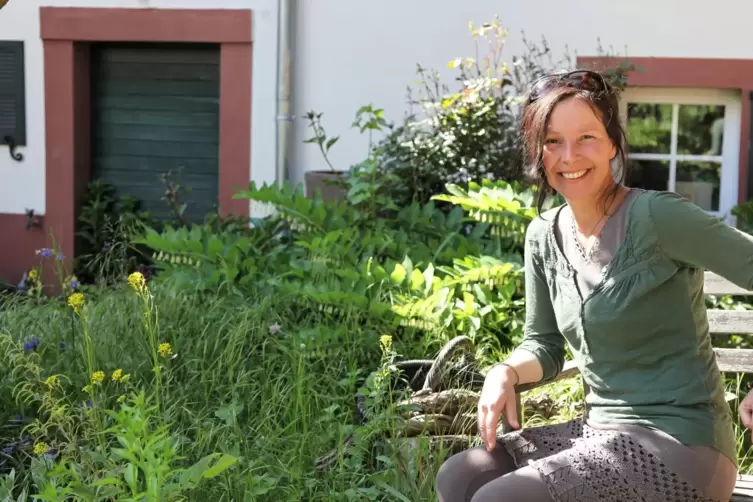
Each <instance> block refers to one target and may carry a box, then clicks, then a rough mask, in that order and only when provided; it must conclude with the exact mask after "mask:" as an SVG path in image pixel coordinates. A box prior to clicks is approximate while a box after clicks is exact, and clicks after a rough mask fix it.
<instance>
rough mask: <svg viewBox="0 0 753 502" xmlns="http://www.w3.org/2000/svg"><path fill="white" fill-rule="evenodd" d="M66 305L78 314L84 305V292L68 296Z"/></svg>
mask: <svg viewBox="0 0 753 502" xmlns="http://www.w3.org/2000/svg"><path fill="white" fill-rule="evenodd" d="M68 305H69V306H70V307H71V308H72V309H73V311H74V312H75V313H77V314H78V313H79V312H80V311H81V309H82V308H83V306H84V294H83V293H73V294H72V295H71V296H69V297H68Z"/></svg>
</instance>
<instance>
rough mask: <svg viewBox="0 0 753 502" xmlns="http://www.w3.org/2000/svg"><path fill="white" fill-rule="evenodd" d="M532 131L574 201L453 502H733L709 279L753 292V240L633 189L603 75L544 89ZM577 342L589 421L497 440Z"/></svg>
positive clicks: (538, 233)
mask: <svg viewBox="0 0 753 502" xmlns="http://www.w3.org/2000/svg"><path fill="white" fill-rule="evenodd" d="M522 128H523V131H522V133H523V137H524V143H525V147H526V153H527V157H528V161H529V163H530V168H529V174H530V176H531V178H533V179H534V180H535V181H536V182H537V183H538V185H539V187H540V189H541V190H540V195H542V196H543V195H547V194H549V193H553V192H557V193H559V194H560V195H562V197H563V198H564V199H565V201H566V204H564V205H562V206H559V207H557V208H554V209H552V210H550V211H547V212H546V213H543V214H540V215H539V216H538V217H537V218H535V219H534V220H533V221H532V222H531V224H530V225H529V227H528V230H527V232H526V242H525V255H524V258H525V290H526V323H525V338H524V340H523V342H522V343H521V344H520V345H519V346H518V347H517V348H516V349H515V350H514V351H513V353H512V354H511V355H510V357H509V358H508V359H507V360H506V361H504V362H503V363H500V364H497V365H495V366H494V367H493V368H492V369H491V370H490V371H489V373H488V374H487V377H486V380H485V382H484V388H483V390H482V393H481V396H480V398H479V408H478V423H479V432H480V435H481V438H482V439H483V440H484V443H485V446H486V448H476V449H472V450H469V451H467V452H464V453H460V454H458V455H455V456H453V457H451V458H450V459H449V460H447V461H446V462H445V464H444V465H443V466H442V468H441V469H440V472H439V474H438V477H437V493H438V494H439V500H440V501H441V502H451V501H461V500H472V502H506V501H512V500H528V501H530V502H534V501H535V502H551V501H555V502H565V501H570V500H603V501H620V502H638V501H645V500H663V501H667V502H682V501H686V500H697V501H705V502H716V501H720V500H729V497H730V494H731V493H732V490H733V489H734V486H735V478H736V474H737V468H738V465H737V459H736V445H735V435H734V432H733V428H732V418H731V413H730V409H729V406H728V405H727V403H726V401H725V399H724V385H723V382H722V380H721V377H720V373H719V371H718V370H717V362H716V357H715V353H714V351H713V348H712V344H711V338H710V334H709V323H708V319H707V315H706V306H705V296H704V295H703V287H704V284H703V280H704V279H703V278H704V271H706V270H708V271H712V272H716V273H717V274H718V275H721V276H722V277H724V278H726V279H727V280H729V281H730V282H733V283H734V284H736V285H737V286H740V287H743V288H753V237H751V236H749V235H746V234H744V233H742V232H740V231H739V230H737V229H735V228H733V227H731V226H729V225H726V224H725V223H723V222H721V221H719V220H718V219H716V218H714V217H713V216H712V215H710V214H709V213H708V212H706V211H704V210H703V209H701V208H700V207H698V205H696V204H694V203H692V202H690V201H688V200H687V199H684V198H682V197H679V196H678V195H676V194H674V193H671V192H668V191H651V190H644V189H640V188H628V187H627V186H626V185H625V179H626V175H627V173H626V169H627V166H628V164H627V161H626V157H627V147H626V144H627V142H626V140H625V134H624V131H623V126H622V124H621V121H620V119H619V105H618V100H617V97H616V93H615V92H614V91H613V90H612V88H611V86H610V85H609V84H608V83H607V82H606V81H605V80H604V79H603V78H602V77H601V75H599V74H598V73H594V72H590V71H580V70H578V71H573V72H567V73H558V74H553V75H547V76H545V77H544V78H542V79H540V80H539V81H537V82H535V83H534V84H533V85H532V88H531V90H530V91H529V94H528V96H527V99H526V101H525V103H524V109H523V120H522ZM565 344H568V345H569V346H570V348H571V349H572V353H573V357H574V362H575V363H576V364H577V366H578V369H579V370H580V373H581V375H582V376H583V379H584V382H585V384H586V387H587V389H588V393H587V396H586V413H585V416H584V418H583V419H578V420H573V421H570V422H566V423H563V424H558V425H553V426H544V427H533V428H529V429H524V430H521V431H513V432H510V433H507V434H503V435H501V436H498V435H497V424H498V422H499V420H500V417H501V416H502V415H503V414H504V415H505V417H506V419H507V422H508V423H509V424H510V426H511V427H512V428H513V429H518V428H519V424H518V423H517V420H518V419H517V410H516V408H517V404H516V400H515V386H516V385H518V384H526V383H532V382H547V381H550V380H552V379H553V378H555V377H556V376H557V375H558V374H559V373H560V372H561V370H562V367H563V364H564V360H565V352H566V351H565ZM750 400H751V401H753V394H751V398H750Z"/></svg>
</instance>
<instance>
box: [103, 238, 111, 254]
mask: <svg viewBox="0 0 753 502" xmlns="http://www.w3.org/2000/svg"><path fill="white" fill-rule="evenodd" d="M109 250H110V241H105V242H104V244H103V245H102V252H103V253H106V252H108V251H109Z"/></svg>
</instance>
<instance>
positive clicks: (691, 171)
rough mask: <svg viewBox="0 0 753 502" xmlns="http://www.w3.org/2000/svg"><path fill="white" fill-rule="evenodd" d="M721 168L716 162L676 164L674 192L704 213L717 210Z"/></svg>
mask: <svg viewBox="0 0 753 502" xmlns="http://www.w3.org/2000/svg"><path fill="white" fill-rule="evenodd" d="M721 175H722V166H721V164H719V163H716V162H678V163H677V181H676V182H675V192H677V193H678V194H680V195H682V196H683V197H685V198H687V199H688V200H690V201H692V202H694V203H695V204H696V205H697V206H699V207H700V208H701V209H705V210H706V211H718V210H719V185H720V180H721Z"/></svg>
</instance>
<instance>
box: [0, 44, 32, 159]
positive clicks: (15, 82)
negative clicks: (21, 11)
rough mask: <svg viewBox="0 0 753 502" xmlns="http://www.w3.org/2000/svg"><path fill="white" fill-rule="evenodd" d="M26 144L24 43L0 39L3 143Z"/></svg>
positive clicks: (1, 140)
mask: <svg viewBox="0 0 753 502" xmlns="http://www.w3.org/2000/svg"><path fill="white" fill-rule="evenodd" d="M6 136H10V137H12V138H13V141H14V142H15V143H16V144H17V145H26V91H25V82H24V43H23V42H6V41H0V144H7V143H8V142H7V141H6V140H5V137H6Z"/></svg>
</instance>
